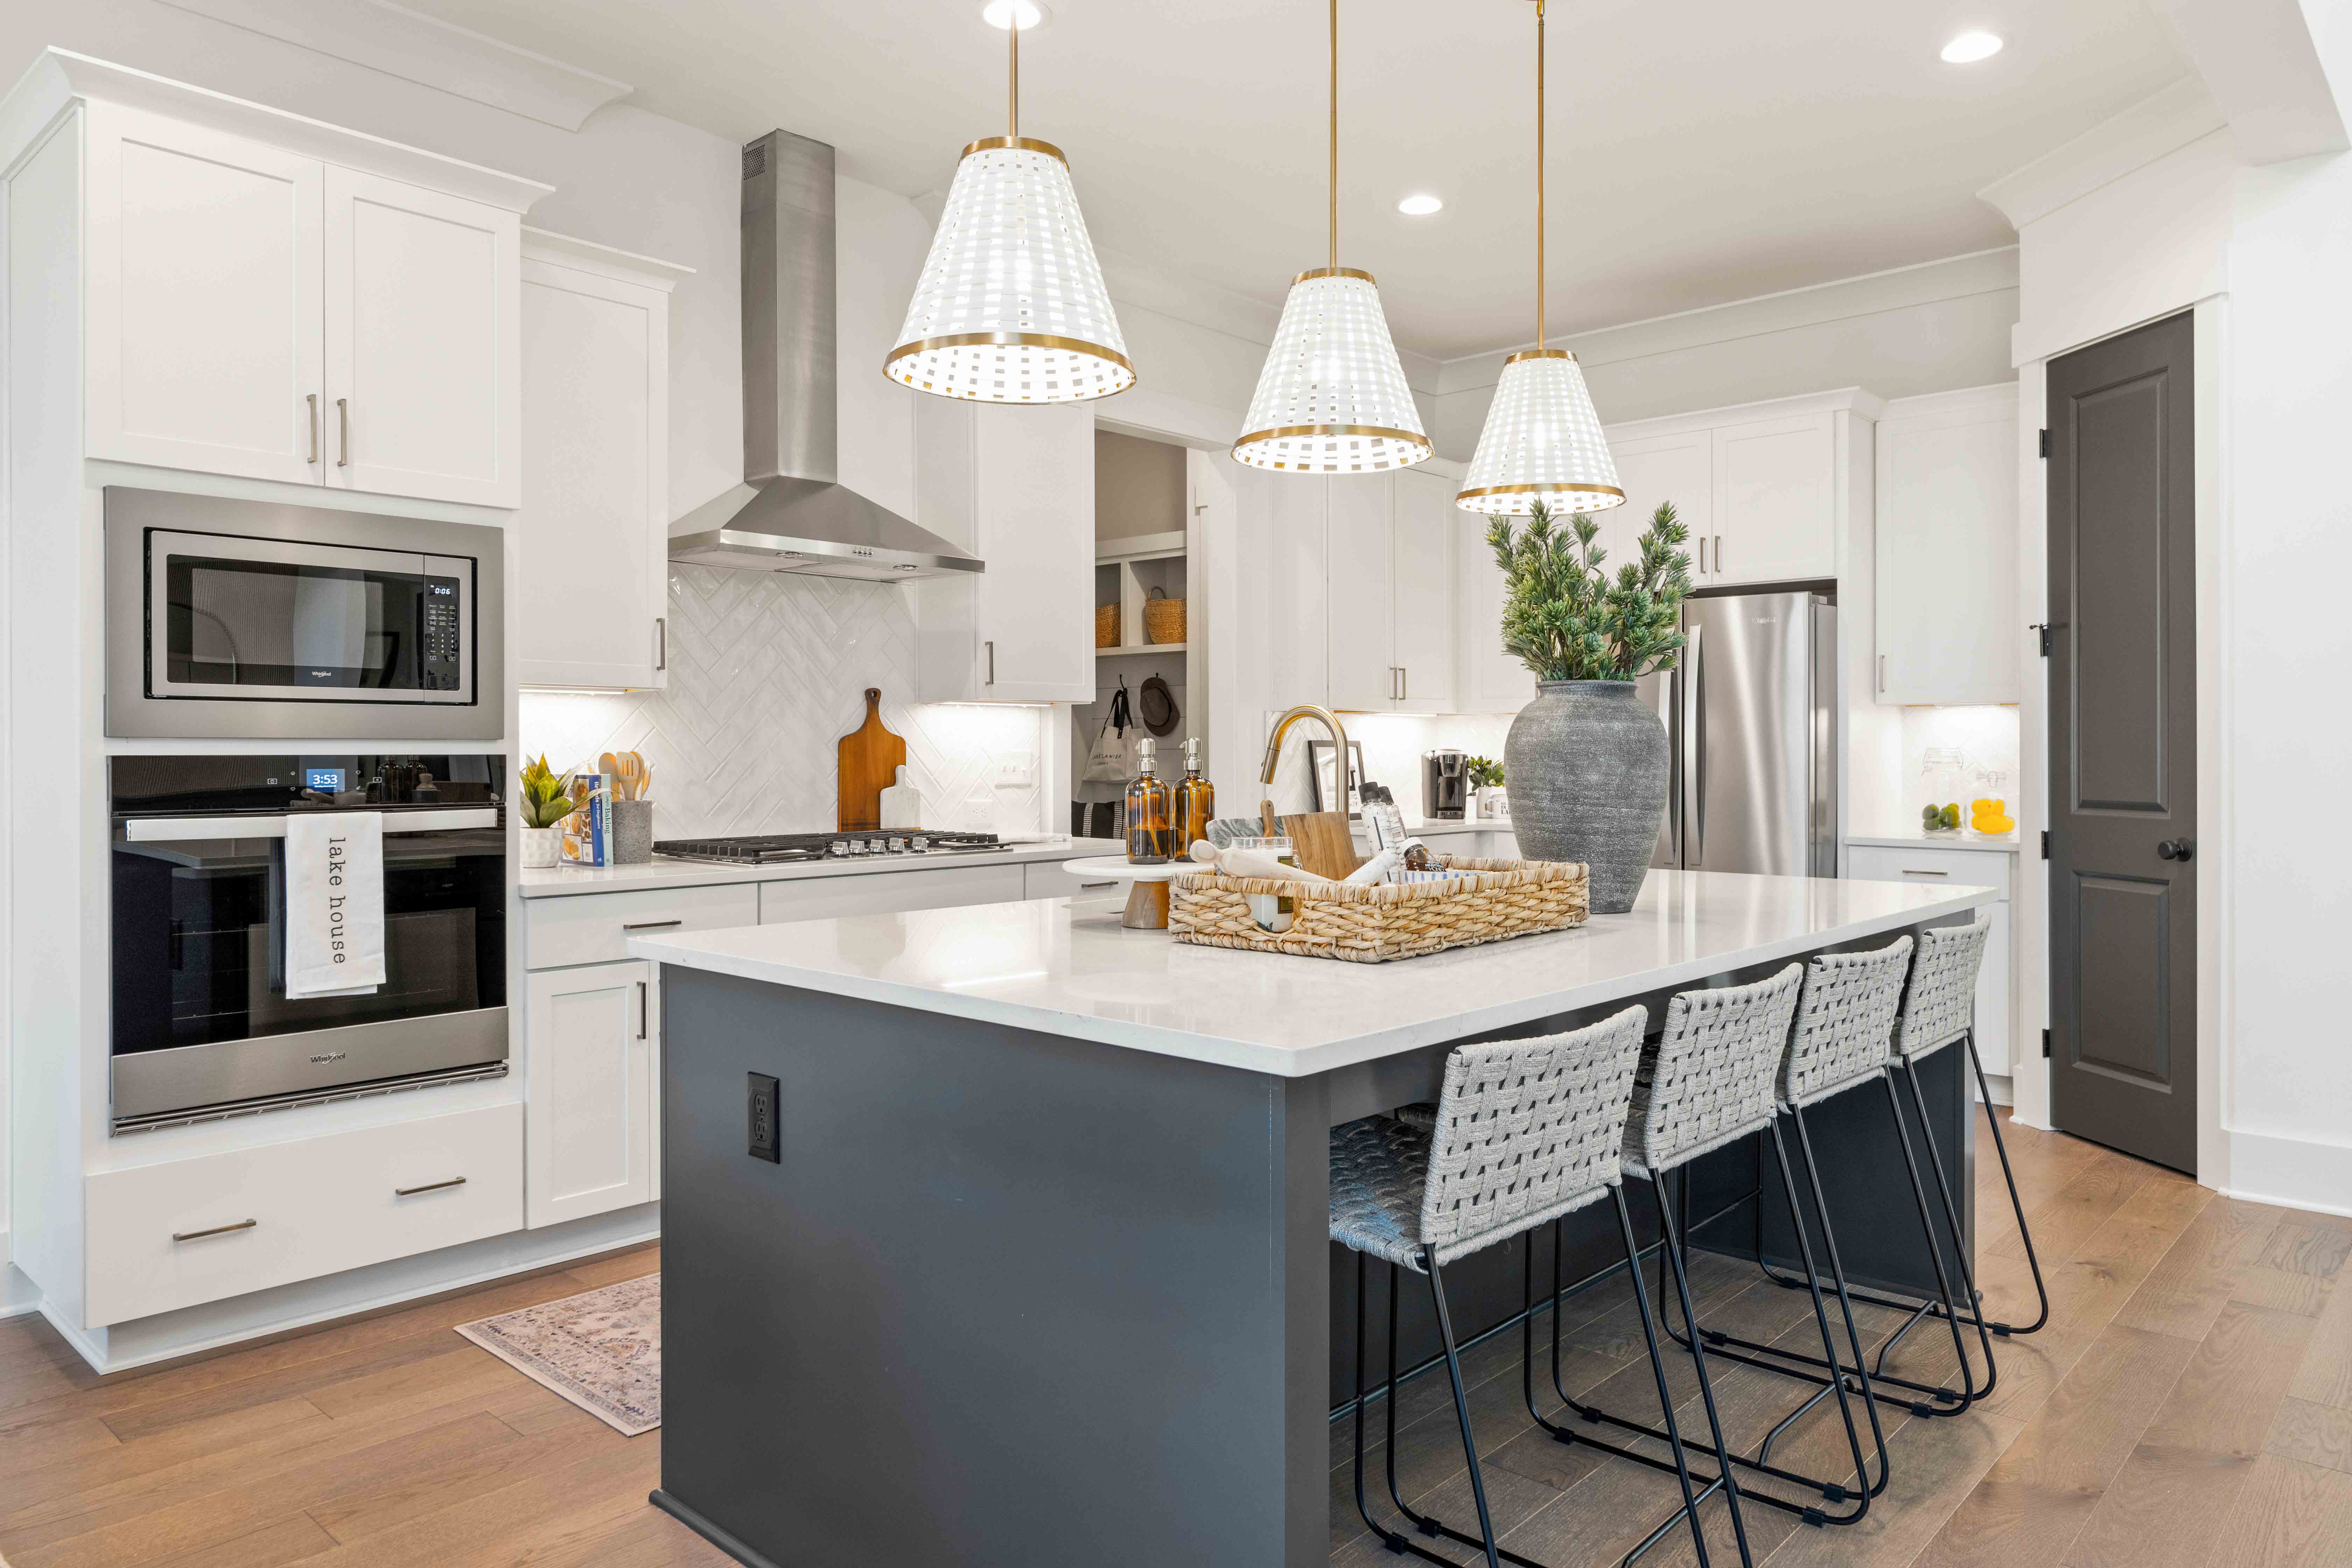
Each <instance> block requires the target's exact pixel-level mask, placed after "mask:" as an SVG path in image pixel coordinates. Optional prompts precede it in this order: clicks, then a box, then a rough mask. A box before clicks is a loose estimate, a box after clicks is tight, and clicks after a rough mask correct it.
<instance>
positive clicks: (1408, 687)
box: [1397, 664, 1412, 702]
mask: <svg viewBox="0 0 2352 1568" xmlns="http://www.w3.org/2000/svg"><path fill="white" fill-rule="evenodd" d="M1397 700H1398V701H1400V702H1410V701H1412V669H1411V668H1409V667H1407V666H1405V665H1402V664H1401V665H1398V666H1397Z"/></svg>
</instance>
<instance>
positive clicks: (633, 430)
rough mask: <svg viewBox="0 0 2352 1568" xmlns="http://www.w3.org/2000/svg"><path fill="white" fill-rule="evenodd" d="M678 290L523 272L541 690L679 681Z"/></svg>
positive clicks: (531, 591) (528, 660) (518, 643)
mask: <svg viewBox="0 0 2352 1568" xmlns="http://www.w3.org/2000/svg"><path fill="white" fill-rule="evenodd" d="M668 342H669V294H668V291H667V289H661V288H657V287H652V286H649V285H646V284H642V283H632V282H628V281H625V280H623V279H616V278H610V277H604V276H601V275H599V274H597V273H593V272H587V271H583V270H580V269H579V268H572V267H566V266H562V265H560V264H555V263H551V262H549V261H542V260H530V259H527V260H525V261H524V262H523V264H522V386H523V404H522V410H523V454H524V458H525V465H524V472H525V481H524V485H523V504H522V511H521V513H520V516H519V517H518V518H517V519H516V527H518V528H519V529H520V531H521V547H522V556H523V565H524V568H525V569H524V571H523V573H522V574H521V583H520V595H519V600H518V608H519V611H520V626H519V627H518V628H517V632H516V637H515V651H516V658H515V668H516V672H517V677H518V679H520V680H521V681H522V682H523V683H524V684H525V685H529V686H626V687H634V688H647V687H660V686H664V685H667V683H668V679H669V677H668V675H667V663H668V658H667V654H668V647H667V644H668V640H669V638H668V630H669V628H668V625H667V616H668V609H667V598H668V584H669V571H668V562H667V559H666V557H667V542H668V529H667V522H668V515H667V513H668V504H669V479H668V462H667V452H668V445H669V368H668V367H669V350H668Z"/></svg>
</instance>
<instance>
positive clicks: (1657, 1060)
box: [1625, 963, 1804, 1173]
mask: <svg viewBox="0 0 2352 1568" xmlns="http://www.w3.org/2000/svg"><path fill="white" fill-rule="evenodd" d="M1803 977H1804V971H1803V970H1801V969H1800V968H1799V967H1798V966H1797V965H1795V964H1793V963H1792V964H1790V965H1789V967H1788V968H1786V969H1783V970H1782V971H1780V973H1778V974H1775V975H1773V976H1772V977H1771V978H1770V979H1769V980H1759V981H1758V982H1757V983H1756V984H1753V985H1720V986H1714V987H1710V988H1709V989H1707V990H1704V991H1684V992H1678V993H1677V994H1675V999H1674V1000H1673V1001H1672V1002H1670V1003H1668V1004H1667V1005H1666V1026H1665V1029H1664V1032H1663V1033H1662V1034H1661V1035H1660V1036H1659V1037H1658V1043H1657V1045H1656V1047H1654V1050H1652V1051H1650V1052H1646V1053H1644V1057H1643V1079H1644V1080H1645V1081H1643V1083H1641V1084H1639V1085H1637V1086H1636V1087H1635V1089H1634V1091H1633V1110H1632V1115H1631V1119H1630V1120H1629V1121H1627V1122H1626V1124H1625V1163H1626V1164H1627V1165H1629V1166H1631V1167H1632V1168H1633V1170H1635V1171H1639V1172H1650V1173H1654V1172H1658V1171H1671V1170H1673V1169H1674V1168H1675V1166H1677V1165H1681V1164H1684V1163H1687V1162H1689V1161H1692V1160H1696V1159H1697V1158H1698V1157H1699V1156H1700V1155H1701V1154H1704V1153H1706V1152H1708V1151H1709V1150H1711V1149H1719V1148H1721V1147H1722V1146H1723V1145H1724V1144H1726V1143H1728V1142H1731V1141H1732V1140H1733V1139H1735V1138H1741V1137H1745V1136H1746V1135H1747V1134H1748V1133H1750V1132H1753V1131H1756V1130H1757V1129H1758V1128H1759V1127H1767V1126H1769V1125H1770V1124H1771V1121H1772V1114H1773V1105H1772V1071H1773V1069H1774V1068H1777V1067H1778V1066H1779V1065H1780V1047H1781V1043H1782V1042H1783V1041H1785V1040H1786V1039H1787V1038H1788V1037H1789V1018H1790V1015H1791V1014H1793V1013H1794V1012H1795V1011H1796V1007H1797V990H1798V987H1799V986H1800V984H1801V983H1802V981H1803Z"/></svg>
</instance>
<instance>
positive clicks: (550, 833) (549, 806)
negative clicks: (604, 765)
mask: <svg viewBox="0 0 2352 1568" xmlns="http://www.w3.org/2000/svg"><path fill="white" fill-rule="evenodd" d="M575 804H576V803H575V802H574V801H573V800H572V774H570V773H562V774H559V773H556V772H555V770H554V769H552V768H551V767H549V766H548V765H547V758H546V756H545V754H544V753H542V754H541V756H540V758H539V760H538V761H537V762H531V763H524V764H523V769H522V795H521V799H520V805H521V808H522V864H523V868H524V869H525V870H530V869H532V868H536V867H541V866H553V865H555V864H557V863H558V862H560V861H561V860H562V858H563V819H564V818H565V817H567V816H571V815H572V809H573V807H574V805H575Z"/></svg>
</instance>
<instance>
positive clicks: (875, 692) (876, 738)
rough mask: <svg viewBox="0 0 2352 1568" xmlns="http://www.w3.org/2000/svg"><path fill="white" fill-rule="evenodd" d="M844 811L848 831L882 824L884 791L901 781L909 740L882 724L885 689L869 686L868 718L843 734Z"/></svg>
mask: <svg viewBox="0 0 2352 1568" xmlns="http://www.w3.org/2000/svg"><path fill="white" fill-rule="evenodd" d="M840 750H841V781H840V811H839V817H838V823H837V826H839V827H840V830H841V831H842V832H844V833H857V832H869V831H871V830H873V829H875V828H878V827H880V826H882V792H883V790H884V789H886V788H887V787H888V786H889V785H891V784H896V783H897V782H898V770H899V768H900V767H902V766H904V765H905V763H906V761H907V742H904V741H902V740H900V739H899V738H898V736H896V735H894V734H892V733H890V731H887V730H886V729H884V728H883V727H882V689H881V688H880V687H878V686H869V687H867V688H866V722H865V723H863V724H860V725H859V726H858V727H857V728H856V729H855V730H853V731H850V732H849V733H848V734H846V735H844V736H843V737H842V738H841V748H840Z"/></svg>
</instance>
